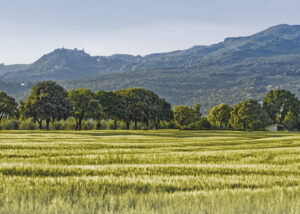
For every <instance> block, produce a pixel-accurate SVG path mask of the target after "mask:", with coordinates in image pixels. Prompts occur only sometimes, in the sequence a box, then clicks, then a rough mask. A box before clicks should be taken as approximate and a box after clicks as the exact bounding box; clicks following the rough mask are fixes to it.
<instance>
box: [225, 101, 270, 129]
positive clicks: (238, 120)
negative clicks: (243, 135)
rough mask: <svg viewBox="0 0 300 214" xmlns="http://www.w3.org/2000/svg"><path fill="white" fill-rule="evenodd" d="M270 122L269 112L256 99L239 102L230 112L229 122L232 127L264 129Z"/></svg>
mask: <svg viewBox="0 0 300 214" xmlns="http://www.w3.org/2000/svg"><path fill="white" fill-rule="evenodd" d="M268 122H269V118H268V115H267V113H266V112H265V111H264V110H263V109H262V108H261V106H260V105H259V104H258V103H257V101H256V100H247V101H242V102H239V103H238V104H236V105H235V106H234V107H233V109H232V111H231V113H230V120H229V123H230V125H231V126H232V128H234V129H238V130H250V129H263V128H264V127H265V126H266V125H267V124H268ZM258 123H259V124H260V125H259V126H258V125H257V124H258Z"/></svg>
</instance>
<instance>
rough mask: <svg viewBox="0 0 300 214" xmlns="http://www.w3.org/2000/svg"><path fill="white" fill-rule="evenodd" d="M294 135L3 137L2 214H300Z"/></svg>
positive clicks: (299, 163) (298, 142) (299, 146)
mask: <svg viewBox="0 0 300 214" xmlns="http://www.w3.org/2000/svg"><path fill="white" fill-rule="evenodd" d="M299 186H300V133H296V132H295V133H293V132H277V133H272V132H238V131H235V132H233V131H178V130H160V131H121V130H118V131H81V132H77V131H30V132H28V131H1V132H0V213H295V214H296V213H300V189H299Z"/></svg>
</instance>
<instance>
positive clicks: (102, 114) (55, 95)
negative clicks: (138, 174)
mask: <svg viewBox="0 0 300 214" xmlns="http://www.w3.org/2000/svg"><path fill="white" fill-rule="evenodd" d="M200 107H201V106H200V104H197V105H195V106H194V107H193V108H191V107H188V106H183V105H178V106H175V107H174V109H172V106H171V104H170V103H168V102H167V101H166V100H165V99H163V98H160V97H159V96H158V95H157V94H155V93H154V92H152V91H149V90H146V89H144V88H129V89H122V90H117V91H114V92H106V91H103V90H100V91H98V92H97V93H94V92H93V91H92V90H91V89H76V90H74V89H73V90H70V91H66V90H65V89H64V88H63V87H62V86H60V85H58V84H57V83H55V82H53V81H44V82H39V83H37V84H36V85H35V86H34V87H33V88H32V90H31V93H30V95H29V97H28V98H27V100H26V101H25V102H24V101H20V102H19V104H17V103H16V101H15V99H14V98H12V97H10V96H8V95H7V94H6V93H4V92H0V121H1V120H2V119H3V118H10V117H17V118H20V119H28V118H30V119H32V120H33V121H35V122H37V123H38V124H39V128H40V129H43V128H44V127H43V122H44V121H45V124H46V127H45V128H46V129H49V124H50V123H51V122H55V121H60V120H67V119H68V118H70V117H73V118H74V120H75V122H76V130H81V128H82V122H83V121H84V120H89V119H91V120H93V121H95V122H96V127H97V129H101V120H103V119H107V120H108V119H111V120H113V121H114V128H115V129H116V128H117V122H118V121H124V122H125V123H126V127H127V129H129V128H130V124H134V125H133V126H134V129H137V124H138V122H139V123H144V124H145V126H146V127H147V129H148V128H149V124H150V123H151V124H154V127H155V128H156V129H157V128H159V125H160V123H161V121H165V122H167V123H168V124H169V125H168V127H169V128H181V129H213V128H217V129H236V130H264V128H265V127H266V126H267V125H270V124H275V123H278V124H282V125H285V126H286V128H287V129H289V130H293V129H300V101H299V99H297V97H295V95H294V94H292V93H290V92H289V91H286V90H284V89H278V90H273V91H270V92H269V93H267V95H266V97H265V98H264V99H263V102H262V105H261V104H260V103H258V102H257V101H255V100H252V99H250V100H246V101H241V102H239V103H237V104H236V105H235V106H233V107H231V106H229V105H227V104H220V105H217V106H215V107H214V108H212V109H211V111H210V113H209V115H208V116H207V117H203V116H202V114H201V112H200Z"/></svg>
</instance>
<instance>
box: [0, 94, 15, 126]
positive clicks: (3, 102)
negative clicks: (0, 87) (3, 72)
mask: <svg viewBox="0 0 300 214" xmlns="http://www.w3.org/2000/svg"><path fill="white" fill-rule="evenodd" d="M17 107H18V104H17V103H16V101H15V99H14V98H12V97H10V96H8V95H7V94H6V93H5V92H3V91H0V122H1V120H2V119H3V118H4V117H12V116H16V115H17V114H18V108H17Z"/></svg>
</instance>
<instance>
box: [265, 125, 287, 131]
mask: <svg viewBox="0 0 300 214" xmlns="http://www.w3.org/2000/svg"><path fill="white" fill-rule="evenodd" d="M267 130H268V131H273V132H277V131H284V130H285V127H284V126H282V125H280V124H274V125H270V126H267Z"/></svg>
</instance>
